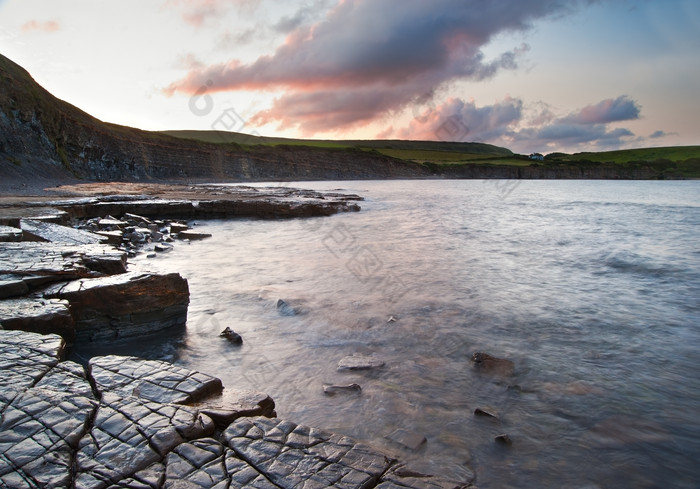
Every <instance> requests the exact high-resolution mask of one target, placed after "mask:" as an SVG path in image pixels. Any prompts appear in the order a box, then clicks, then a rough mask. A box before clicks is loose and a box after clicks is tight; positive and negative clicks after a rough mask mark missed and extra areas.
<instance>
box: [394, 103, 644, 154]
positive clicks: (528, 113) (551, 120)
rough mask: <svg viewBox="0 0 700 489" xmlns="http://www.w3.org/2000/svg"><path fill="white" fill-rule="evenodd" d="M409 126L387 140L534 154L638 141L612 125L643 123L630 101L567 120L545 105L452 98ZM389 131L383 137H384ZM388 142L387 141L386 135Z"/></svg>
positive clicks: (589, 108)
mask: <svg viewBox="0 0 700 489" xmlns="http://www.w3.org/2000/svg"><path fill="white" fill-rule="evenodd" d="M414 115H415V117H414V119H413V120H412V121H411V122H410V123H409V124H408V126H406V127H404V128H402V129H398V130H392V131H391V132H390V133H389V136H394V137H399V138H402V139H423V140H426V139H427V140H442V141H483V142H488V143H492V144H498V145H502V146H507V147H509V148H511V149H513V150H514V151H522V152H530V151H534V150H540V151H544V150H545V149H547V150H557V151H561V150H563V149H581V148H587V147H612V146H616V145H619V144H622V143H624V142H626V141H628V140H629V139H630V138H632V137H634V133H632V131H630V130H629V129H627V128H623V127H618V128H611V127H610V125H611V124H612V123H613V122H618V121H619V120H628V119H637V118H639V106H638V104H637V103H636V102H635V101H633V100H631V99H629V98H628V97H624V96H622V97H618V98H616V99H607V100H603V101H601V102H599V103H597V104H593V105H588V106H586V107H584V108H583V109H579V110H577V111H575V112H573V113H570V114H568V115H566V116H563V117H557V116H555V114H554V113H553V111H552V109H551V108H550V107H549V106H547V105H546V104H543V103H536V104H532V105H531V106H526V105H525V104H524V102H523V101H522V100H521V99H518V98H511V97H507V98H505V99H504V100H501V101H497V102H496V103H494V104H493V105H486V106H481V107H478V106H477V105H476V104H475V102H474V101H470V102H465V101H464V100H461V99H450V100H448V101H447V102H445V103H444V104H442V105H440V106H438V107H435V108H431V109H428V110H426V111H423V112H421V113H417V114H414ZM386 133H387V132H386V131H385V132H384V133H383V134H386ZM387 137H388V136H387Z"/></svg>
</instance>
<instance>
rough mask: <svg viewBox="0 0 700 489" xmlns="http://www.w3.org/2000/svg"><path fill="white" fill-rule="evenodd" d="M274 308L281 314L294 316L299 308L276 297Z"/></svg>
mask: <svg viewBox="0 0 700 489" xmlns="http://www.w3.org/2000/svg"><path fill="white" fill-rule="evenodd" d="M275 308H276V309H277V312H279V313H280V314H281V315H283V316H296V315H297V314H299V312H300V311H299V309H297V308H295V307H292V306H290V305H289V304H287V302H285V301H284V300H282V299H277V303H276V304H275Z"/></svg>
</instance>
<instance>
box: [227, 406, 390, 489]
mask: <svg viewBox="0 0 700 489" xmlns="http://www.w3.org/2000/svg"><path fill="white" fill-rule="evenodd" d="M222 441H223V443H224V445H225V446H226V447H227V448H230V449H232V450H233V451H234V452H235V453H236V454H237V455H238V456H239V457H240V460H242V461H245V464H241V463H240V462H237V463H236V464H230V465H229V464H228V463H227V466H228V467H231V468H234V469H235V470H234V471H233V473H232V475H231V477H232V478H233V479H234V480H237V479H238V478H244V484H245V487H249V485H250V484H252V483H251V482H249V478H250V477H252V476H258V475H262V476H263V477H264V478H265V479H267V480H268V481H269V482H271V483H272V484H274V485H275V486H277V487H282V488H292V487H307V488H312V487H318V488H321V487H337V488H369V487H374V486H375V485H376V484H377V483H378V482H379V480H380V478H381V477H382V475H383V474H384V473H385V472H386V471H387V469H388V468H389V467H390V466H391V464H392V463H393V460H392V459H390V458H388V457H387V456H385V455H383V454H381V453H379V452H377V451H375V450H373V449H371V448H369V447H367V446H364V445H362V444H359V443H357V442H355V441H354V440H352V439H350V438H348V437H346V436H342V435H337V434H333V433H328V432H325V431H321V430H317V429H314V428H309V427H307V426H303V425H297V424H295V423H292V422H289V421H285V420H280V419H268V418H261V417H257V418H240V419H238V420H236V421H234V422H233V423H232V424H231V425H230V426H229V427H228V428H227V429H226V431H224V433H223V435H222ZM246 465H247V466H246ZM250 468H252V469H254V471H253V472H251V471H250ZM247 474H250V476H248V475H247ZM265 487H269V486H265Z"/></svg>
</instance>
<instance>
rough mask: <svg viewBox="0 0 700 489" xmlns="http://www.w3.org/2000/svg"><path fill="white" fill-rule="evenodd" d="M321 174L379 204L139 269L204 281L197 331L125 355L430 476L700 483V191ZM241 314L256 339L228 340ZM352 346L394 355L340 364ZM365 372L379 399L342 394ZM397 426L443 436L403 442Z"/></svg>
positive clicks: (222, 238) (241, 233) (230, 236)
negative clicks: (502, 370) (260, 394)
mask: <svg viewBox="0 0 700 489" xmlns="http://www.w3.org/2000/svg"><path fill="white" fill-rule="evenodd" d="M303 186H304V187H314V188H319V189H334V188H338V187H341V188H344V189H347V190H348V191H350V192H354V193H359V194H361V195H363V196H364V197H365V198H366V201H365V202H364V203H363V205H362V207H363V210H362V212H360V213H355V214H346V215H338V216H333V217H329V218H316V219H303V220H295V221H253V220H238V221H210V222H200V223H198V226H199V227H200V228H201V229H202V230H204V231H206V232H210V233H212V234H213V237H212V238H211V239H208V240H205V241H202V242H193V243H191V244H190V245H183V244H180V245H178V246H177V248H176V249H175V250H174V251H173V252H171V253H170V254H169V255H168V256H167V257H159V258H157V259H155V260H147V259H145V258H143V259H137V260H135V262H134V263H133V264H132V265H131V267H132V268H134V269H136V268H138V269H150V270H155V271H179V272H180V273H181V274H182V275H183V276H185V277H187V279H188V280H189V284H190V291H191V304H190V310H189V320H188V324H187V329H186V331H184V332H179V333H178V332H175V333H173V334H172V335H171V336H167V337H161V338H158V339H155V340H150V341H145V342H144V341H139V342H138V344H127V345H121V346H120V345H118V344H117V345H109V347H108V348H109V351H110V352H116V353H122V354H137V355H141V356H146V357H149V358H163V359H166V360H170V361H174V362H176V363H178V364H180V365H183V366H186V367H190V368H194V369H198V370H201V371H204V372H208V373H211V374H214V375H217V376H219V377H221V379H222V380H223V382H224V385H226V386H229V387H236V388H238V387H254V388H257V389H259V390H263V391H265V392H267V393H269V394H270V395H271V396H272V397H273V398H274V399H275V400H276V402H277V405H278V413H279V415H280V416H282V417H288V418H290V419H293V420H294V421H297V422H301V423H306V424H311V425H314V426H318V427H322V428H326V429H331V430H335V431H338V432H341V433H346V434H348V435H351V436H353V437H355V438H359V439H364V440H367V441H369V442H371V443H372V444H374V445H376V446H378V447H381V448H383V449H385V450H386V451H388V452H390V453H392V454H395V455H397V456H400V457H401V458H403V459H407V460H413V461H415V462H416V463H419V464H420V465H421V467H422V468H423V469H424V470H433V471H440V472H441V473H443V474H455V475H461V476H467V475H468V473H469V468H471V469H473V470H474V471H475V473H476V475H477V482H478V484H479V486H480V487H482V488H489V487H533V488H534V487H632V486H637V487H660V486H662V485H663V486H664V487H689V488H693V489H695V488H697V481H698V480H700V470H699V469H698V468H696V461H697V460H698V459H699V458H700V441H699V440H700V419H699V418H698V415H697V413H698V406H699V405H700V380H698V378H697V372H698V366H700V352H699V351H698V346H699V344H700V343H699V341H698V340H699V333H698V325H700V305H699V303H698V297H700V249H699V248H698V242H699V240H698V238H699V237H700V236H699V233H698V229H700V228H699V226H700V212H699V211H700V184H698V183H697V182H581V181H553V182H538V181H524V182H521V183H520V185H517V186H513V185H505V184H504V183H503V182H501V183H498V184H497V183H496V182H493V181H491V182H488V181H486V182H483V181H395V182H330V183H314V184H304V185H303ZM504 189H508V192H504ZM278 299H283V300H284V301H285V302H286V303H287V305H288V308H287V309H286V310H284V311H280V310H279V309H278V308H277V307H276V304H277V301H278ZM227 326H228V327H231V328H232V329H233V330H234V331H236V332H238V333H240V334H241V335H242V336H243V338H244V344H243V346H242V347H233V346H231V345H230V344H229V343H228V342H226V341H222V340H221V339H220V338H219V337H218V334H219V332H220V331H221V330H223V329H224V328H225V327H227ZM475 351H485V352H489V353H491V354H492V355H495V356H497V357H502V358H508V359H510V360H512V361H513V362H514V364H515V371H514V373H513V375H512V376H501V375H498V374H489V373H486V372H479V371H476V370H475V369H474V367H473V365H472V362H471V360H470V358H471V355H472V353H473V352H475ZM103 352H104V350H102V353H103ZM79 353H80V354H81V355H83V356H89V355H90V354H92V353H94V350H90V349H88V348H82V349H81V350H79ZM353 353H363V354H373V355H374V356H376V357H378V358H381V359H382V360H384V361H385V362H386V365H385V366H384V367H382V368H379V369H376V370H372V371H363V372H339V371H337V369H336V367H337V363H338V361H339V360H340V359H341V358H343V357H344V356H346V355H350V354H353ZM350 383H357V384H360V385H361V386H362V392H361V394H357V393H340V394H338V395H335V396H327V395H325V394H324V393H323V390H322V386H323V385H324V384H343V385H346V384H350ZM476 408H482V409H486V410H488V411H490V412H492V413H494V414H496V415H497V419H493V418H488V417H482V416H474V414H473V413H474V410H475V409H476ZM398 428H404V429H407V430H409V431H412V432H415V433H418V434H420V435H423V436H425V437H426V438H427V440H428V443H427V444H426V445H425V446H424V447H423V448H421V449H419V451H418V452H411V451H409V450H406V449H405V448H403V447H401V446H400V445H397V444H394V443H393V442H390V441H388V440H387V439H386V438H385V437H386V436H387V435H389V434H390V433H392V432H393V431H394V430H395V429H398ZM501 433H507V434H508V435H509V436H510V438H511V439H512V440H513V444H512V446H503V445H500V444H497V443H496V442H495V441H494V437H495V436H496V435H498V434H501Z"/></svg>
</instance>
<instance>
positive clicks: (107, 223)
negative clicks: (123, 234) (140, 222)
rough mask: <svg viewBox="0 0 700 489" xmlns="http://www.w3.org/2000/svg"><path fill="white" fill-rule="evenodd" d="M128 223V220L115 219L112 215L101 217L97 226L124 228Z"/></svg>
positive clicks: (102, 228) (105, 228)
mask: <svg viewBox="0 0 700 489" xmlns="http://www.w3.org/2000/svg"><path fill="white" fill-rule="evenodd" d="M128 225H129V223H128V222H126V221H121V220H119V219H115V218H113V217H112V216H107V217H105V218H104V219H100V220H99V221H97V227H99V228H100V229H101V230H110V229H114V228H123V227H125V226H128Z"/></svg>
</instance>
